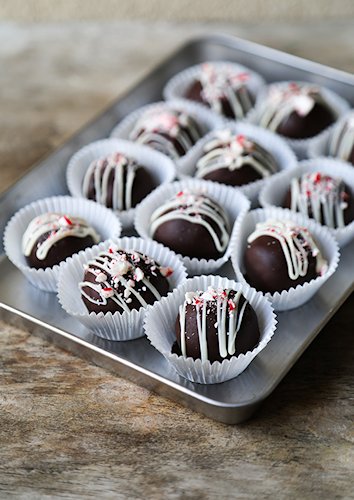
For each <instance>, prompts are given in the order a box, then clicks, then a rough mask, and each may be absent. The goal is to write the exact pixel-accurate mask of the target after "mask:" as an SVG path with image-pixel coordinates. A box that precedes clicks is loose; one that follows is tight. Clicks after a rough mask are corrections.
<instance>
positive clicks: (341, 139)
mask: <svg viewBox="0 0 354 500" xmlns="http://www.w3.org/2000/svg"><path fill="white" fill-rule="evenodd" d="M353 148H354V111H352V112H351V113H350V114H349V115H348V117H347V118H346V120H344V121H343V122H341V123H340V124H338V126H336V127H335V128H334V129H333V133H332V137H331V140H330V143H329V154H330V155H331V156H335V157H337V158H341V159H342V160H344V161H348V160H349V158H350V156H351V155H352V152H353Z"/></svg>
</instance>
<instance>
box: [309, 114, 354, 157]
mask: <svg viewBox="0 0 354 500" xmlns="http://www.w3.org/2000/svg"><path fill="white" fill-rule="evenodd" d="M349 118H350V119H351V120H353V118H354V110H353V109H351V110H350V111H349V112H348V113H345V114H344V115H343V116H342V117H341V118H340V120H338V121H337V122H336V123H335V125H334V126H333V127H331V128H330V129H329V130H326V131H325V133H323V134H321V135H320V136H319V137H317V138H316V139H314V140H313V141H312V142H311V144H310V145H309V148H308V157H309V158H317V157H318V156H330V157H333V158H337V159H338V160H342V161H346V159H345V158H341V157H340V156H336V157H334V156H333V154H332V153H331V151H330V143H331V141H332V139H333V137H335V135H336V133H338V132H341V130H342V127H343V125H344V124H345V122H346V121H347V120H348V119H349Z"/></svg>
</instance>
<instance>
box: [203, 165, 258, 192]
mask: <svg viewBox="0 0 354 500" xmlns="http://www.w3.org/2000/svg"><path fill="white" fill-rule="evenodd" d="M203 179H205V180H207V181H214V182H220V183H221V184H226V185H228V186H235V187H236V186H244V185H245V184H249V183H250V182H254V181H257V180H259V179H263V177H262V176H261V175H260V174H259V173H258V172H257V170H256V169H254V168H253V167H252V166H250V165H247V164H245V165H243V166H242V167H241V168H235V169H234V170H230V169H229V168H219V169H218V170H214V171H213V172H209V173H208V174H206V175H203Z"/></svg>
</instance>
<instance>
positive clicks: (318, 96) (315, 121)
mask: <svg viewBox="0 0 354 500" xmlns="http://www.w3.org/2000/svg"><path fill="white" fill-rule="evenodd" d="M336 119H337V113H336V112H335V110H334V109H332V108H331V106H330V105H329V104H328V103H327V102H326V100H325V98H324V96H323V95H322V92H321V88H320V87H317V86H315V85H309V84H297V83H290V84H289V85H286V86H273V87H271V88H270V90H269V93H268V96H267V98H266V101H265V102H264V103H263V104H262V105H261V107H260V110H259V118H258V120H259V124H260V125H261V126H262V127H265V128H268V129H269V130H272V131H273V132H277V133H278V134H280V135H283V136H285V137H288V138H289V139H306V138H309V137H313V136H315V135H317V134H319V133H320V132H322V130H324V129H325V128H327V127H328V126H329V125H331V124H332V123H333V122H335V120H336Z"/></svg>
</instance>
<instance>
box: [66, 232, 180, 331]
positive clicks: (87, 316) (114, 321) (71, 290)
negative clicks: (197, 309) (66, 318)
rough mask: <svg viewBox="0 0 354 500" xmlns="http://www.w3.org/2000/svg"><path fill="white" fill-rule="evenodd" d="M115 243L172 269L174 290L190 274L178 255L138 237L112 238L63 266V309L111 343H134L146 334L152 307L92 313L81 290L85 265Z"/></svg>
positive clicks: (171, 286)
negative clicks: (133, 341) (116, 341)
mask: <svg viewBox="0 0 354 500" xmlns="http://www.w3.org/2000/svg"><path fill="white" fill-rule="evenodd" d="M112 244H113V245H116V246H117V247H119V248H121V249H123V250H127V251H128V250H131V251H134V250H135V251H137V252H140V253H142V254H144V255H146V256H148V257H151V258H153V259H154V260H155V261H156V262H157V263H158V264H160V265H162V266H165V267H172V269H173V274H172V275H171V276H169V277H168V278H167V279H168V281H169V283H170V288H171V290H173V289H174V288H176V287H177V286H178V285H180V284H181V283H183V281H184V280H185V279H186V276H187V273H186V270H185V267H184V265H183V263H182V262H181V260H180V259H179V258H178V257H177V256H176V254H175V253H174V252H172V251H171V250H169V249H168V248H165V247H164V246H163V245H160V244H159V243H156V242H153V241H145V240H142V239H141V238H135V237H125V238H120V239H112V240H111V241H106V242H104V243H101V244H100V245H96V246H95V247H93V248H88V249H86V250H85V251H83V252H80V253H78V254H77V255H75V256H74V257H71V258H69V259H68V261H67V262H66V263H65V264H64V265H63V266H62V268H61V270H60V275H59V281H58V298H59V302H60V304H61V306H62V308H63V309H64V310H65V311H66V312H67V313H68V314H69V315H70V316H72V317H74V318H76V319H77V320H79V321H80V322H81V323H82V324H83V325H84V326H85V327H86V328H88V329H89V330H91V331H92V332H93V333H95V334H96V335H97V336H99V337H102V338H105V339H108V340H132V339H135V338H138V337H142V336H143V335H144V330H143V321H144V317H145V314H146V312H147V310H148V309H149V308H150V307H151V306H148V307H147V308H144V307H141V308H140V309H138V310H135V309H134V310H132V311H130V312H123V313H119V312H115V313H113V314H112V313H110V312H108V313H103V312H102V313H98V314H96V313H94V312H91V313H89V312H88V310H87V309H86V306H85V304H84V302H83V300H82V298H81V292H80V289H79V283H80V282H81V281H82V280H83V278H84V267H83V266H84V264H87V262H88V261H89V260H91V259H92V258H94V257H95V256H97V255H98V254H99V253H100V252H102V251H105V250H107V249H108V248H109V247H110V246H111V245H112Z"/></svg>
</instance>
